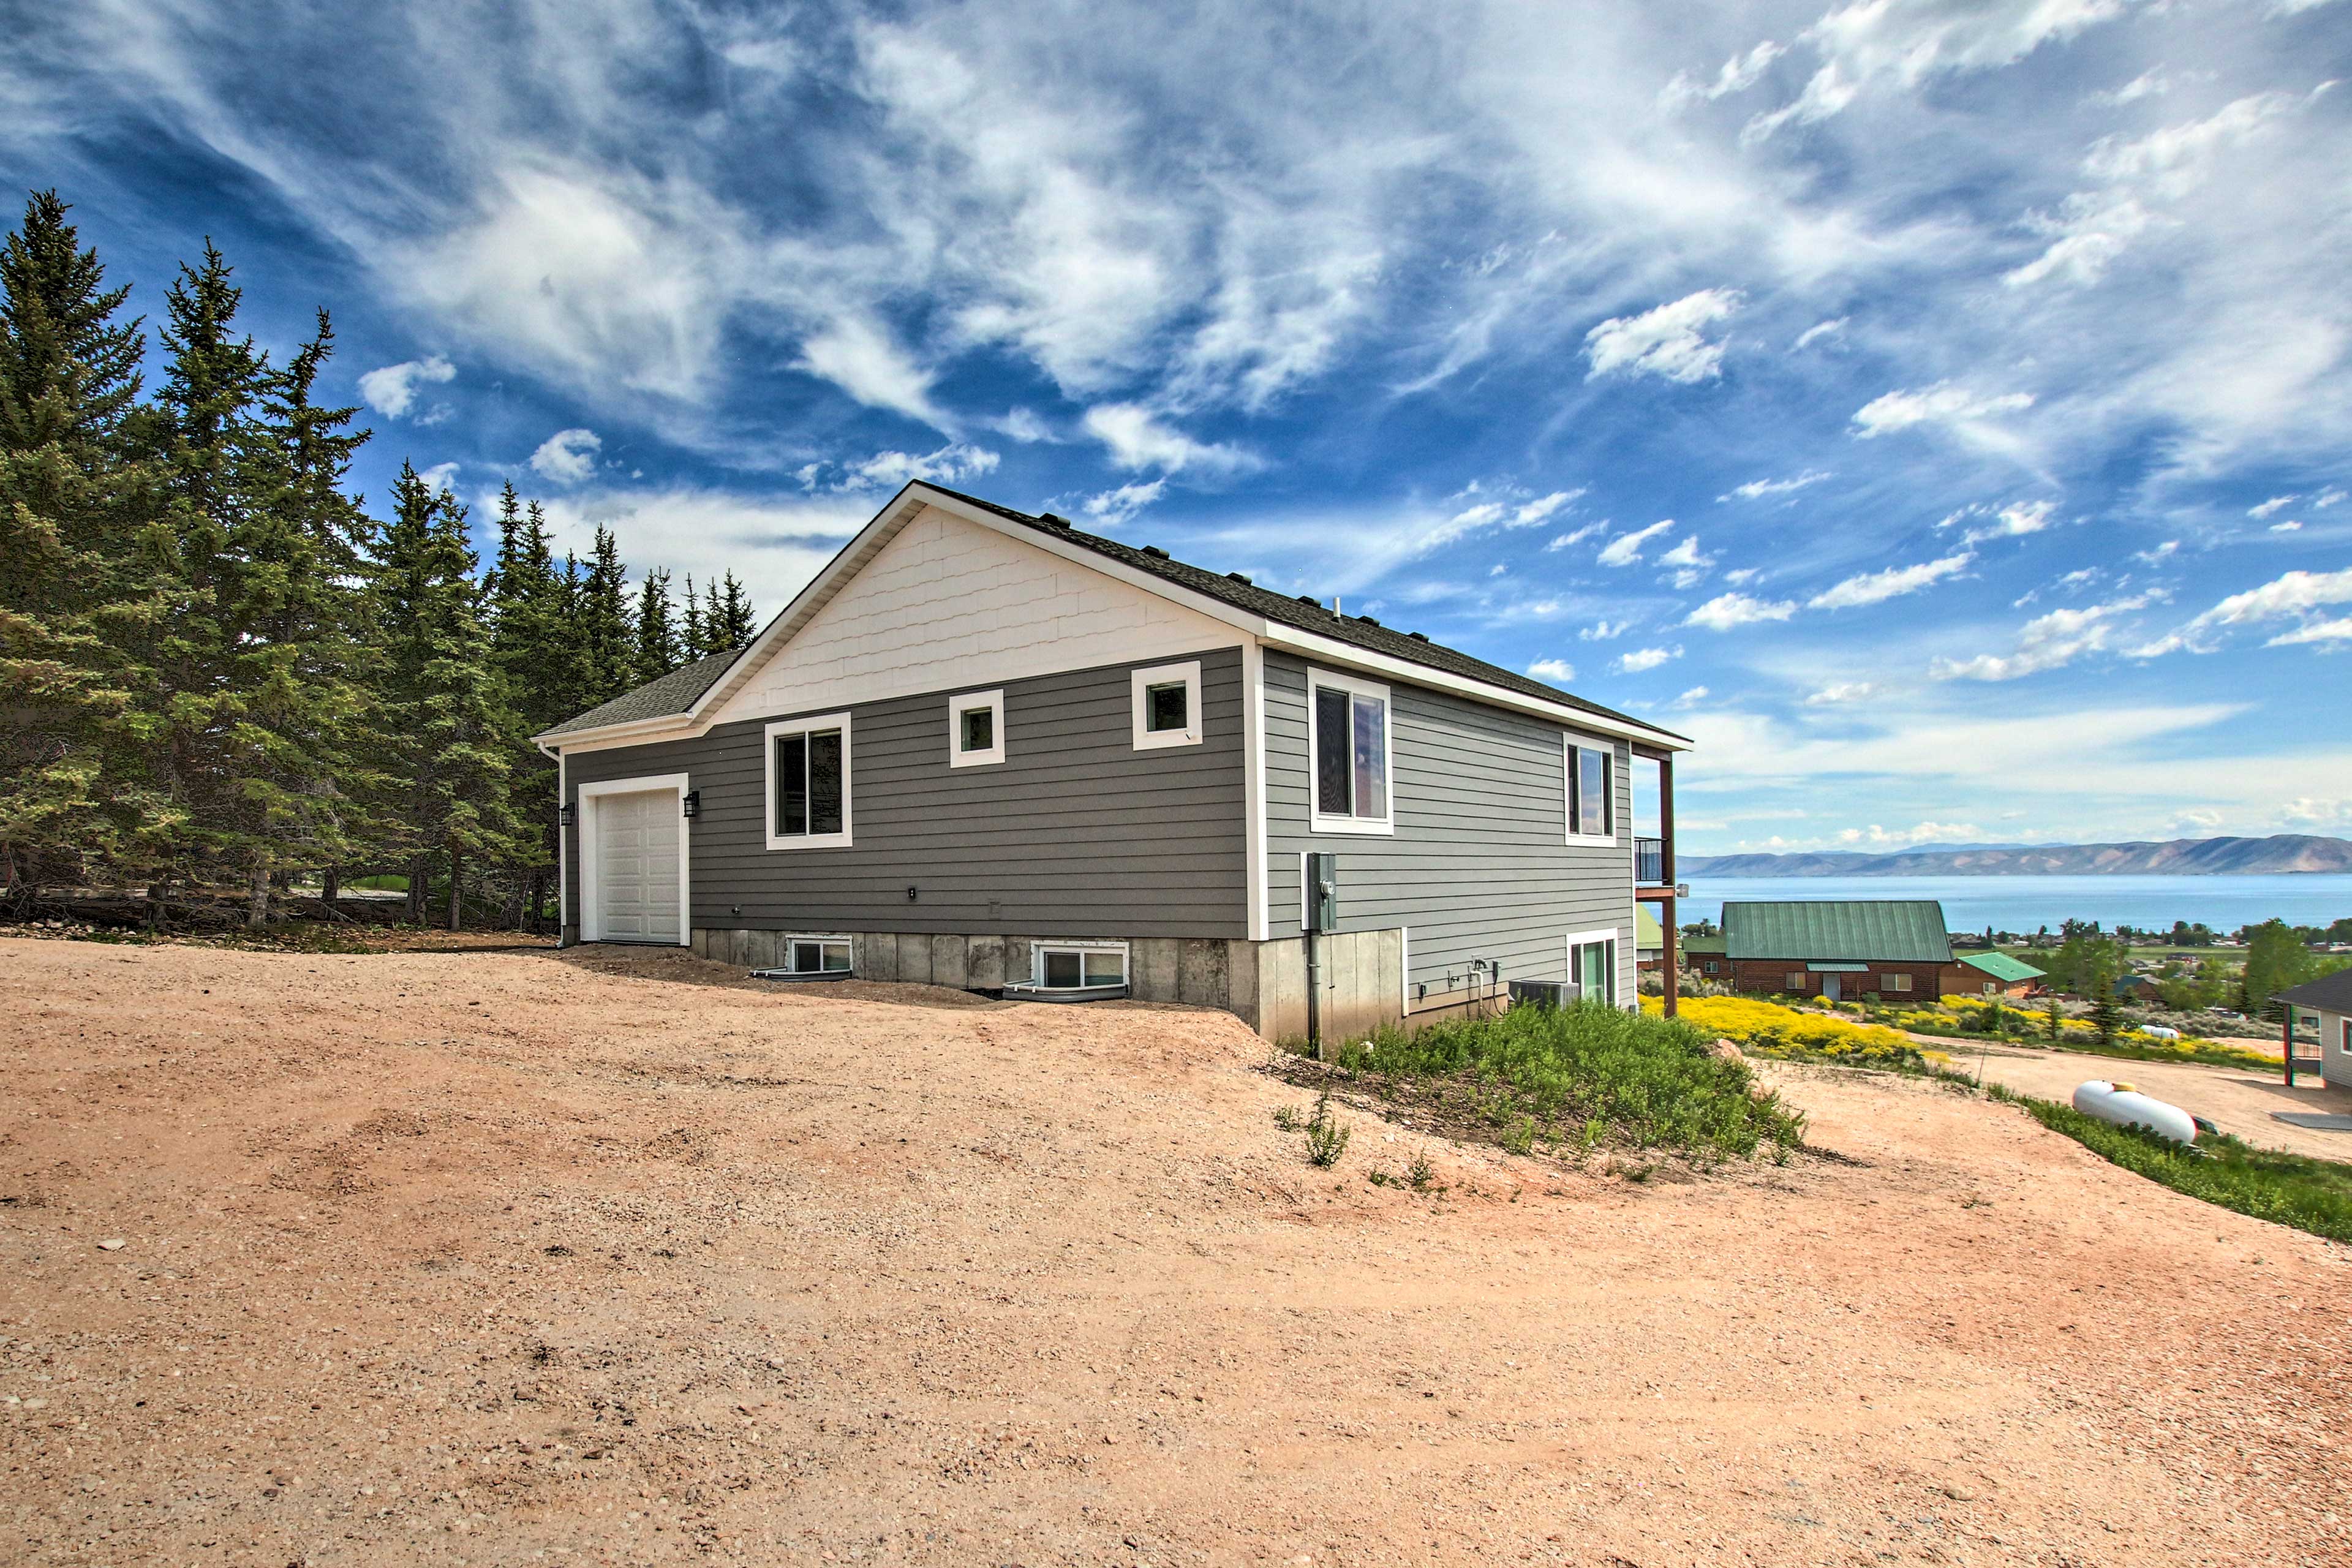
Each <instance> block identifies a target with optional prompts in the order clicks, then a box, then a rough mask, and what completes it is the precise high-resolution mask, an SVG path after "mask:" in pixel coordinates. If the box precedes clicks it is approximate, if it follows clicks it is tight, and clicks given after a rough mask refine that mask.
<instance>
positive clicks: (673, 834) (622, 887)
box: [596, 789, 686, 942]
mask: <svg viewBox="0 0 2352 1568" xmlns="http://www.w3.org/2000/svg"><path fill="white" fill-rule="evenodd" d="M685 831H686V825H685V823H684V821H683V820H682V819H681V816H680V814H679V811H678V799H677V791H676V790H674V789H658V790H637V791H632V792H631V793H629V794H627V795H604V796H601V797H600V798H599V799H598V800H597V802H596V879H597V889H596V890H597V914H598V921H597V923H598V925H599V926H600V927H601V928H602V929H601V930H600V931H599V932H598V935H599V936H600V937H601V938H602V939H603V940H604V941H606V942H677V940H678V935H679V932H680V931H681V929H682V925H681V920H680V917H681V915H682V913H683V909H682V904H683V900H682V899H681V898H680V893H681V889H680V888H679V886H678V864H677V851H678V845H679V842H680V840H681V837H682V835H683V834H684V833H685Z"/></svg>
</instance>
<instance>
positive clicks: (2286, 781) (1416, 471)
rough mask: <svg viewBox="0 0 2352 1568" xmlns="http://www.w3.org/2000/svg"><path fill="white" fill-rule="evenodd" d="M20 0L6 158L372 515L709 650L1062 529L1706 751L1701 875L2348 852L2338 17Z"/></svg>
mask: <svg viewBox="0 0 2352 1568" xmlns="http://www.w3.org/2000/svg"><path fill="white" fill-rule="evenodd" d="M9 9H10V11H11V12H12V14H14V16H15V19H14V20H12V21H11V22H10V23H9V31H10V33H11V34H12V35H13V36H14V37H16V39H17V40H18V43H17V45H16V47H12V48H11V50H10V51H9V52H8V53H7V54H5V55H0V169H5V174H6V175H7V178H8V179H9V180H10V181H11V182H13V184H15V185H16V186H17V187H20V188H24V187H34V186H45V185H51V184H54V185H56V186H57V187H58V188H59V190H60V191H61V192H63V193H64V194H65V195H66V197H67V199H68V200H69V201H71V202H73V203H75V204H76V216H77V218H78V220H79V223H80V224H81V226H82V231H83V234H84V236H85V237H86V238H87V239H89V240H90V241H92V242H94V243H96V244H97V245H99V246H100V248H101V250H102V252H103V254H104V255H105V256H106V258H108V259H109V260H110V263H111V265H112V267H113V268H114V271H115V276H116V278H117V279H118V280H121V279H131V280H135V281H136V282H137V283H138V285H139V288H138V290H137V292H136V293H135V294H134V296H133V298H134V302H135V304H136V305H137V306H138V307H139V308H141V309H143V310H146V311H148V312H149V313H150V314H151V316H152V314H153V313H154V312H156V311H157V310H158V309H159V306H160V300H161V293H162V289H163V285H164V283H165V282H166V281H167V280H168V279H169V276H170V271H171V268H172V267H173V264H174V263H175V262H177V261H178V260H180V259H182V258H187V257H191V256H193V255H194V254H195V252H196V251H197V249H198V247H199V246H200V245H201V243H202V241H203V238H204V237H205V236H206V235H210V236H212V237H214V239H215V241H216V242H217V243H218V244H219V245H220V246H221V247H222V248H223V249H224V250H225V251H226V252H227V254H228V256H229V258H230V259H231V260H232V261H233V262H234V263H235V264H236V266H237V268H238V269H239V277H240V279H241V281H243V282H244V283H245V284H246V285H247V300H248V309H249V312H250V317H251V321H252V325H253V328H254V330H255V331H257V333H258V334H259V335H260V336H261V337H262V338H263V339H264V341H265V342H269V343H272V344H275V345H280V346H283V345H289V344H290V343H292V342H295V341H296V340H297V339H298V338H299V335H301V334H302V333H303V332H304V331H306V330H307V327H308V324H309V317H310V311H311V310H313V309H314V308H315V307H317V306H320V305H325V306H328V307H330V308H331V309H332V310H333V311H334V312H335V317H336V321H337V326H338V330H339V332H340V335H341V354H340V357H339V360H338V363H337V367H336V371H335V373H334V384H333V385H332V386H331V388H330V392H331V394H339V395H342V396H345V397H347V398H348V399H349V400H350V401H352V402H354V403H364V404H366V405H369V412H368V414H367V422H368V423H369V424H370V425H371V426H373V428H374V430H375V431H376V439H375V441H374V442H373V445H372V446H371V447H369V449H368V451H367V454H366V456H365V458H363V460H362V464H361V480H362V484H363V485H364V486H365V487H366V488H367V489H369V490H370V491H371V492H372V493H373V494H376V495H381V493H382V492H383V489H384V486H385V484H386V481H387V480H388V479H389V477H390V474H391V473H392V472H393V471H394V470H395V469H396V468H397V467H398V465H399V463H400V462H401V461H402V459H404V458H407V459H411V460H413V461H415V464H416V465H417V467H418V468H427V469H439V470H440V472H441V473H442V474H443V475H444V476H445V477H446V480H447V482H448V483H449V484H450V485H451V486H452V487H453V488H454V489H457V492H458V493H459V494H460V495H462V496H464V497H467V498H468V499H475V498H478V497H480V496H483V495H484V494H486V493H488V492H490V491H494V490H495V489H496V488H497V486H498V485H499V483H500V481H501V480H503V479H506V478H509V477H512V478H513V479H515V480H516V482H517V483H518V484H519V485H520V486H521V487H522V488H523V489H525V490H526V491H527V492H530V493H534V494H537V495H540V496H541V497H543V498H544V499H545V500H547V501H548V503H549V505H550V507H551V510H552V511H553V513H554V515H555V516H556V518H557V520H558V521H559V522H560V523H561V524H562V527H563V528H564V530H565V531H566V536H567V538H568V539H570V540H572V541H575V542H576V541H579V540H582V539H583V538H584V536H585V534H586V532H587V531H588V529H589V528H590V527H591V526H593V522H594V521H599V520H602V521H610V522H612V523H613V524H614V527H615V528H616V529H617V530H618V531H620V533H621V535H622V539H623V542H624V546H625V550H626V552H627V553H628V555H629V558H630V560H631V563H632V564H633V565H634V566H638V567H643V566H649V565H667V566H670V567H671V568H673V569H674V570H675V571H676V572H677V573H678V574H680V575H683V574H685V573H687V572H689V571H691V572H693V573H694V574H696V576H697V577H698V579H699V578H702V577H704V576H706V575H708V574H711V573H713V572H715V571H717V570H719V569H721V568H722V567H732V568H733V569H734V570H736V571H737V572H738V573H739V574H742V575H743V576H744V577H745V578H747V579H748V580H749V581H750V582H751V584H752V586H753V589H754V593H755V596H756V598H757V600H758V602H759V604H760V605H761V609H762V610H763V611H767V610H772V609H773V608H775V607H776V606H778V605H781V604H782V601H783V599H784V598H785V597H786V596H787V595H789V594H790V593H791V591H792V590H793V588H795V587H796V586H797V585H798V584H800V583H801V582H802V581H803V580H804V579H805V577H806V576H807V574H809V573H810V572H812V571H813V570H814V567H815V565H816V564H817V563H819V562H821V561H822V560H823V559H824V557H825V556H826V555H828V554H829V553H830V552H832V550H833V549H834V548H835V546H836V545H837V544H838V543H839V542H840V541H841V540H842V539H843V538H845V536H846V535H847V533H848V532H849V531H852V530H853V529H854V528H855V527H856V525H857V524H859V523H860V522H862V521H864V520H865V519H866V517H867V516H868V515H870V514H871V512H872V511H873V510H874V509H875V508H876V507H877V505H878V504H879V503H880V501H881V500H883V499H884V498H885V497H887V494H888V492H889V491H890V490H891V489H895V488H896V487H897V486H898V484H899V483H900V482H901V481H903V480H904V479H908V478H913V477H924V476H928V477H933V478H936V479H940V480H941V481H942V482H946V483H950V484H954V485H957V486H959V487H961V488H965V489H972V490H976V491H978V492H980V493H982V494H984V495H987V496H989V497H992V498H993V499H996V500H1003V501H1004V502H1006V503H1008V504H1012V505H1015V506H1021V507H1028V508H1042V507H1047V506H1050V507H1052V508H1053V509H1054V510H1060V511H1063V512H1065V513H1067V514H1069V515H1070V516H1072V517H1074V518H1076V519H1077V520H1079V521H1081V522H1082V523H1085V524H1087V525H1090V526H1094V527H1097V528H1099V529H1101V530H1103V531H1108V532H1110V533H1113V534H1116V535H1118V536H1119V537H1121V538H1125V539H1129V540H1131V541H1135V542H1155V543H1159V544H1161V545H1164V546H1166V547H1167V548H1169V549H1170V550H1171V551H1173V552H1176V553H1177V554H1179V555H1181V556H1184V557H1187V558H1189V559H1192V560H1196V561H1200V562H1202V563H1205V564H1209V565H1213V566H1215V567H1218V568H1220V569H1230V570H1241V571H1247V572H1251V573H1253V574H1256V575H1257V576H1258V577H1259V580H1260V581H1272V582H1275V583H1277V584H1281V585H1283V586H1285V587H1286V588H1290V589H1293V590H1294V591H1297V592H1302V593H1312V594H1316V595H1321V596H1325V597H1327V598H1328V596H1329V595H1333V594H1339V595H1343V596H1344V601H1345V604H1346V606H1347V607H1348V608H1349V609H1350V610H1361V611H1364V612H1367V613H1371V614H1376V615H1379V616H1381V618H1382V619H1383V620H1384V621H1385V622H1387V623H1389V624H1391V625H1402V626H1406V627H1408V628H1411V629H1416V630H1422V631H1426V632H1428V633H1429V634H1430V635H1431V636H1433V637H1437V638H1439V639H1440V640H1442V641H1447V642H1451V643H1454V644H1455V645H1457V646H1459V647H1464V648H1466V649H1468V650H1470V651H1472V652H1475V653H1477V654H1479V655H1481V656H1483V657H1485V658H1490V659H1493V660H1495V661H1496V662H1498V663H1503V664H1507V665H1509V666H1511V667H1513V668H1521V669H1528V670H1531V671H1533V672H1535V673H1536V674H1538V676H1540V677H1542V678H1544V679H1552V680H1555V681H1558V682H1559V683H1561V684H1564V685H1567V686H1569V687H1570V688H1571V689H1574V690H1576V691H1578V692H1580V693H1582V694H1585V695H1587V696H1590V697H1592V698H1594V699H1596V700H1601V701H1604V702H1607V703H1611V704H1612V705H1616V706H1620V707H1623V708H1626V709H1629V710H1633V711H1636V712H1641V713H1644V714H1647V715H1651V716H1654V718H1656V719H1657V720H1658V721H1661V722H1663V723H1665V724H1667V725H1669V726H1670V727H1673V728H1676V729H1679V730H1681V731H1684V732H1685V733H1688V734H1690V735H1692V736H1694V737H1695V738H1696V739H1697V740H1698V742H1700V748H1699V751H1698V752H1697V753H1696V756H1694V757H1693V758H1692V759H1690V760H1689V761H1688V763H1686V764H1685V768H1684V770H1683V773H1682V775H1681V782H1682V791H1681V816H1682V828H1683V835H1684V842H1685V847H1686V848H1689V849H1691V850H1693V851H1706V852H1712V851H1720V850H1729V849H1734V848H1768V847H1865V848H1870V847H1903V846H1908V845H1911V844H1915V843H1935V842H1939V841H1986V840H1995V841H2004V842H2007V841H2032V840H2072V839H2091V838H2098V839H2105V838H2119V837H2176V836H2183V835H2196V836H2202V835H2206V834H2211V833H2225V832H2227V833H2264V832H2275V831H2282V830H2287V831H2320V832H2328V831H2338V832H2347V833H2352V724H2347V718H2352V500H2347V491H2352V287H2347V285H2352V175H2347V170H2352V0H2336V3H2333V4H2331V3H2329V0H2259V3H2252V4H2239V3H2224V0H2201V3H2200V0H2172V3H2159V4H2134V3H2131V0H2024V3H2018V0H1980V3H1979V4H1973V5H1957V4H1930V3H1922V0H1908V3H1906V0H1880V3H1877V4H1867V5H1851V6H1846V7H1843V8H1838V7H1832V8H1829V9H1824V8H1823V6H1822V4H1821V0H1814V3H1813V4H1811V5H1716V6H1710V7H1707V8H1706V10H1705V11H1704V12H1703V13H1701V14H1697V15H1677V14H1675V13H1673V12H1671V11H1661V10H1660V9H1659V8H1656V7H1650V6H1641V5H1614V6H1596V5H1583V6H1561V5H1547V6H1536V5H1475V4H1468V3H1447V4H1440V5H1413V4H1409V3H1402V0H1398V3H1384V4H1381V5H1367V6H1337V5H1333V6H1317V5H1293V6H1286V7H1279V8H1275V7H1266V6H1264V5H1214V4H1210V5H1196V6H1184V7H1171V6H1160V5H1149V6H1145V5H1138V6H1123V5H1113V4H1101V3H1095V4H1083V5H1030V6H1023V7H1012V8H1000V7H982V8H963V7H954V6H926V5H897V6H889V7H877V8H871V9H864V10H860V9H838V8H829V7H826V6H823V5H806V6H795V7H790V8H784V7H761V6H749V5H744V6H726V5H684V4H645V5H631V4H594V3H588V0H564V3H562V4H532V3H528V0H525V3H518V4H512V5H503V6H498V7H484V6H478V5H455V4H446V5H436V4H429V3H428V4H413V5H390V6H369V7H346V8H341V9H330V8H321V7H316V6H313V5H292V4H278V5H272V4H266V3H255V0H242V3H238V4H234V5H228V4H224V5H208V4H205V3H203V0H180V3H178V4H173V5H168V6H167V5H144V4H136V3H131V0H86V3H84V4H81V5H76V6H71V7H64V6H58V7H43V8H41V9H40V14H39V15H38V16H30V17H28V16H26V15H25V14H24V13H21V12H17V11H16V8H15V7H13V6H12V7H10V8H9ZM1008 12H1009V13H1013V14H1008Z"/></svg>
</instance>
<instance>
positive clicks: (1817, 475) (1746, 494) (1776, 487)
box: [1715, 468, 1832, 501]
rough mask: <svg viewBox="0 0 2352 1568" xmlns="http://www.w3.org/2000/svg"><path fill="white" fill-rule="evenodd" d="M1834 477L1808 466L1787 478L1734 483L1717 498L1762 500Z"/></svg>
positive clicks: (1721, 499) (1722, 499)
mask: <svg viewBox="0 0 2352 1568" xmlns="http://www.w3.org/2000/svg"><path fill="white" fill-rule="evenodd" d="M1830 478H1832V476H1831V475H1829V474H1825V473H1822V472H1821V471H1820V470H1819V469H1816V468H1807V469H1806V470H1805V471H1804V472H1803V473H1801V474H1798V475H1795V476H1793V477H1791V478H1790V479H1750V480H1748V482H1747V483H1746V484H1744V485H1734V486H1733V487H1732V488H1731V489H1728V490H1726V491H1725V492H1724V493H1723V494H1721V495H1719V496H1717V497H1716V498H1715V499H1716V500H1718V501H1727V500H1732V499H1733V498H1735V497H1737V498H1738V500H1763V499H1764V498H1765V497H1766V496H1785V495H1790V494H1793V493H1795V492H1796V491H1798V490H1801V489H1807V488H1808V487H1810V486H1812V485H1817V484H1820V483H1821V482H1822V480H1824V479H1830Z"/></svg>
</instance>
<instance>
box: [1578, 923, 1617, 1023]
mask: <svg viewBox="0 0 2352 1568" xmlns="http://www.w3.org/2000/svg"><path fill="white" fill-rule="evenodd" d="M1568 984H1569V989H1570V992H1571V993H1572V994H1575V995H1576V996H1578V997H1579V998H1581V999H1586V1000H1591V1001H1596V1002H1606V1003H1608V1004H1610V1005H1612V1006H1614V1005H1616V1002H1617V933H1616V932H1615V931H1578V932H1575V933H1574V934H1572V935H1571V936H1570V937H1569V939H1568Z"/></svg>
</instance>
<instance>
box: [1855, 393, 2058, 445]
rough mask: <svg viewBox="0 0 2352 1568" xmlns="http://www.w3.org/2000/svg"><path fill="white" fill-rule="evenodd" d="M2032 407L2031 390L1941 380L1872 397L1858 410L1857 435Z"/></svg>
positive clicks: (1961, 422) (1957, 422)
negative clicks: (1993, 389) (1986, 389)
mask: <svg viewBox="0 0 2352 1568" xmlns="http://www.w3.org/2000/svg"><path fill="white" fill-rule="evenodd" d="M2032 406H2033V395H2032V393H2030V392H2003V393H1981V392H1972V391H1970V390H1969V389H1968V388H1967V387H1964V386H1955V385H1953V384H1951V383H1950V382H1948V381H1939V382H1937V383H1936V384H1935V385H1933V386H1930V387H1927V388H1924V389H1922V390H1920V391H1917V392H1906V391H1896V392H1890V393H1887V394H1886V395H1884V396H1882V397H1874V398H1873V399H1871V401H1870V402H1868V403H1865V404H1864V405H1862V407H1861V408H1859V409H1857V410H1856V411H1855V413H1854V416H1853V426H1854V434H1855V435H1857V436H1860V437H1863V438H1864V440H1867V439H1869V438H1871V437H1875V436H1884V435H1886V434H1888V433H1889V432H1892V431H1895V430H1908V429H1911V428H1913V427H1915V426H1921V425H1947V426H1960V425H1972V424H1975V423H1977V422H1979V421H1981V420H1986V419H1994V418H1998V417H2000V416H2001V415H2004V414H2016V413H2019V412H2021V411H2022V410H2024V409H2028V408H2031V407H2032Z"/></svg>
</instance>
